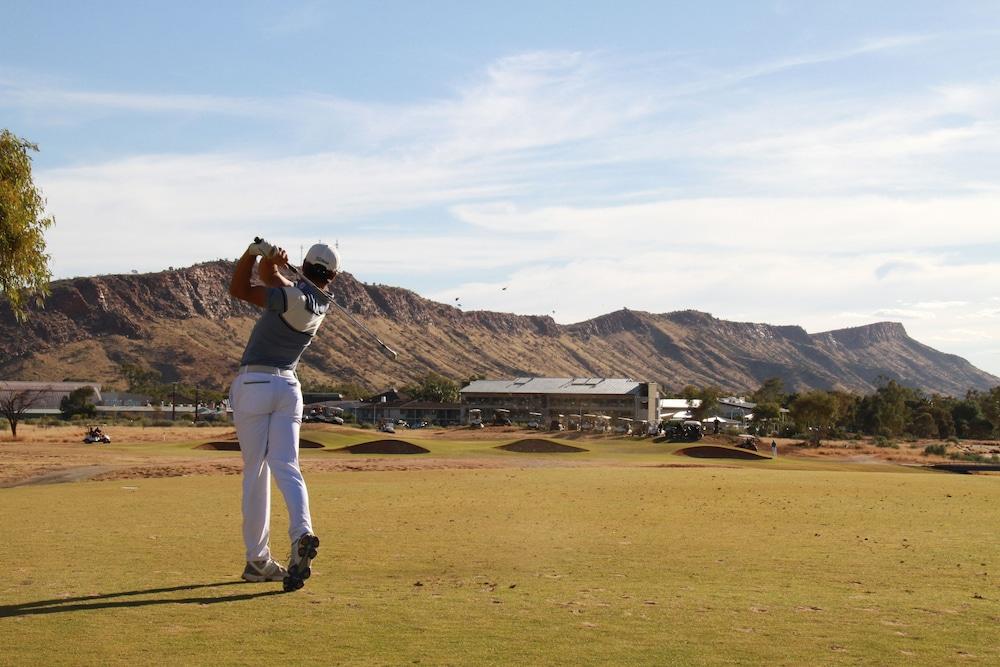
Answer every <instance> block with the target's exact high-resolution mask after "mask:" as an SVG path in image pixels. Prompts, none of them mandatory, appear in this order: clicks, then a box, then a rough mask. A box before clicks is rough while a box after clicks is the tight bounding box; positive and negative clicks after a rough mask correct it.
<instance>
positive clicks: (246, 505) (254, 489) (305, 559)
mask: <svg viewBox="0 0 1000 667" xmlns="http://www.w3.org/2000/svg"><path fill="white" fill-rule="evenodd" d="M258 256H259V257H261V262H260V267H259V269H258V274H259V277H260V280H261V281H262V282H263V283H264V284H265V285H266V287H261V286H254V285H251V282H250V276H251V274H252V272H253V268H254V265H255V264H256V263H257V257H258ZM287 264H288V254H287V253H286V252H285V251H284V250H282V249H281V248H275V247H273V246H271V245H270V244H269V243H267V242H264V241H261V242H258V243H254V244H252V245H251V246H250V247H249V248H247V251H246V252H245V253H244V254H243V256H242V257H241V258H240V259H239V261H238V262H237V263H236V269H235V271H234V272H233V279H232V282H231V283H230V286H229V292H230V294H232V295H233V296H234V297H236V298H238V299H241V300H243V301H246V302H247V303H251V304H253V305H255V306H258V307H260V308H262V309H263V313H261V316H260V318H259V319H258V320H257V324H256V325H254V328H253V331H251V333H250V340H249V341H248V342H247V346H246V350H245V351H244V352H243V358H242V359H241V360H240V369H239V373H238V374H237V376H236V378H235V379H234V380H233V384H232V387H231V389H230V392H229V397H230V404H231V405H232V408H233V422H234V423H235V425H236V435H237V437H238V438H239V441H240V451H241V452H242V456H243V541H244V543H245V546H246V560H247V564H246V568H244V570H243V579H244V580H246V581H254V582H261V581H282V582H283V583H284V589H285V590H286V591H294V590H298V589H299V588H302V586H303V585H304V583H305V580H306V579H308V578H309V575H310V574H312V570H311V568H310V565H311V564H312V559H313V558H315V557H316V550H317V548H318V547H319V538H318V537H316V536H315V535H314V534H313V526H312V518H311V516H310V513H309V494H308V491H307V490H306V483H305V480H304V479H303V478H302V471H301V470H300V469H299V428H300V426H301V424H302V390H301V387H300V386H299V381H298V378H297V377H296V375H295V367H296V365H297V364H298V361H299V357H301V356H302V352H303V350H305V348H306V347H307V346H308V345H309V343H310V342H312V339H313V336H315V335H316V332H317V331H318V330H319V326H320V324H322V323H323V318H324V317H325V316H326V311H327V308H328V307H329V300H328V299H327V298H325V297H324V296H323V295H322V293H321V291H320V290H322V289H324V288H325V287H326V286H327V285H328V284H329V283H330V282H331V281H332V280H333V279H334V278H335V277H336V275H337V272H338V271H339V270H340V257H339V256H338V255H337V251H336V250H334V249H333V248H331V247H329V246H327V245H324V244H322V243H319V244H316V245H314V246H313V247H311V248H310V249H309V252H308V253H306V257H305V261H304V262H303V265H302V272H303V274H304V275H305V276H306V278H308V281H307V280H300V281H299V282H297V283H292V282H291V281H289V280H287V279H285V278H284V277H283V276H282V275H281V274H280V273H278V268H279V267H281V266H285V265H287ZM310 281H311V283H310ZM272 472H273V473H274V478H275V481H276V482H277V484H278V489H279V490H280V491H281V495H282V496H283V497H284V499H285V505H286V507H287V508H288V533H289V539H290V540H291V545H292V549H291V557H290V559H289V562H288V566H287V569H286V568H285V567H283V566H282V565H281V564H279V563H277V562H275V560H274V559H273V558H271V551H270V547H269V544H268V542H269V537H270V530H271V529H270V521H271V516H270V508H271V473H272Z"/></svg>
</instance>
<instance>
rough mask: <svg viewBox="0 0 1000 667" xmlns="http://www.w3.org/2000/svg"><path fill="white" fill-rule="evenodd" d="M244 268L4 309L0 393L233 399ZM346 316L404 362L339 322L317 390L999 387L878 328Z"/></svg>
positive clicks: (356, 285)
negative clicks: (462, 383)
mask: <svg viewBox="0 0 1000 667" xmlns="http://www.w3.org/2000/svg"><path fill="white" fill-rule="evenodd" d="M232 270H233V264H232V262H227V261H222V260H220V261H215V262H206V263H204V264H198V265H196V266H192V267H188V268H184V269H178V270H176V271H163V272H159V273H152V274H130V275H110V276H94V277H87V278H76V279H72V280H62V281H58V282H56V283H53V285H52V295H51V297H50V298H49V299H48V300H47V302H46V307H45V309H44V310H40V311H37V312H34V313H33V314H32V316H31V317H30V319H29V320H28V321H27V322H26V323H23V324H18V323H17V322H15V321H14V319H13V317H12V315H11V313H10V311H9V309H7V308H6V307H5V306H3V305H0V339H2V340H3V341H4V344H3V348H2V353H0V377H7V378H13V379H63V378H64V377H76V378H90V379H94V380H98V381H102V382H105V383H107V382H111V381H113V380H114V377H113V376H114V373H115V368H116V367H117V364H120V363H122V362H125V361H129V362H132V363H138V364H140V365H145V366H148V367H151V368H156V369H157V370H159V371H160V372H161V373H162V374H163V376H164V377H165V378H167V379H182V380H184V381H186V382H190V383H195V382H197V383H202V384H206V385H211V386H215V387H224V386H225V384H226V383H227V382H228V379H229V376H230V375H231V373H232V370H233V369H234V367H235V364H236V362H237V360H238V358H239V356H240V352H241V350H242V346H243V345H244V343H245V341H246V335H247V333H248V332H249V329H250V327H251V326H252V324H253V320H254V318H255V317H256V309H255V308H254V307H252V306H250V305H248V304H245V303H243V302H241V301H238V300H235V299H233V298H231V297H230V296H229V293H228V285H229V279H230V276H231V275H232ZM335 293H336V298H337V301H338V303H340V304H342V305H343V306H344V307H345V308H346V309H347V310H348V311H349V312H350V313H352V314H353V315H354V316H355V317H357V318H358V319H359V320H361V321H362V322H364V323H365V325H366V326H367V327H369V328H370V329H372V330H373V331H374V332H376V333H377V334H378V335H379V336H380V337H381V338H382V339H383V340H384V341H386V343H388V344H389V345H390V346H392V347H394V348H397V349H398V350H399V351H400V352H401V355H400V359H399V361H398V362H393V361H390V360H388V359H387V358H386V357H385V356H383V355H382V354H381V353H380V352H379V350H378V349H377V348H376V347H375V346H373V345H372V344H371V341H370V340H369V339H368V338H367V335H366V334H364V333H363V332H361V331H360V330H359V329H358V327H357V326H356V325H354V324H352V323H351V322H349V321H348V320H347V319H346V318H344V317H342V316H339V315H337V313H336V312H334V313H333V314H331V315H330V316H329V320H330V321H329V323H328V324H327V325H326V326H324V328H323V330H322V332H321V334H320V335H319V336H318V337H317V338H316V340H315V341H314V342H313V344H312V345H311V346H310V347H309V348H308V349H307V350H306V353H305V354H304V356H303V364H302V366H301V367H300V368H301V371H300V375H301V376H302V377H303V380H304V381H306V382H323V383H337V382H356V383H360V384H362V385H365V386H368V387H370V388H373V389H375V388H382V387H384V386H387V385H396V386H401V385H402V384H405V383H406V382H408V381H410V380H413V379H415V378H417V377H419V376H420V375H423V374H424V373H426V372H428V371H435V372H438V373H442V374H444V375H446V376H449V377H453V378H455V379H464V378H466V377H469V376H471V375H473V374H478V375H485V376H502V377H507V376H515V375H554V376H579V375H592V376H593V375H598V376H607V377H612V376H615V377H633V378H641V379H646V380H653V381H656V382H659V383H660V384H661V385H664V386H666V387H670V388H680V387H682V386H684V385H686V384H697V385H707V384H714V385H718V386H720V387H721V388H723V389H726V390H729V391H734V392H736V391H742V390H747V389H752V388H755V387H757V386H759V385H760V384H761V383H762V382H763V380H765V379H767V378H769V377H780V378H782V379H783V380H784V382H785V386H786V387H787V388H789V389H792V390H804V389H808V388H841V389H846V390H852V391H859V392H866V391H870V390H871V389H872V388H873V387H874V383H875V382H876V381H877V379H878V378H879V377H880V376H883V377H888V378H893V379H896V380H898V381H901V382H904V383H905V384H907V385H910V386H914V387H918V388H921V389H923V390H926V391H928V392H936V393H945V394H954V395H958V394H963V393H964V392H965V391H966V390H968V389H970V388H977V389H985V388H988V387H992V386H995V385H997V384H1000V378H997V377H995V376H993V375H990V374H988V373H985V372H983V371H981V370H979V369H977V368H975V367H973V366H972V365H971V364H969V363H968V362H967V361H965V360H964V359H962V358H960V357H957V356H954V355H949V354H945V353H942V352H939V351H937V350H934V349H932V348H930V347H927V346H926V345H923V344H921V343H919V342H917V341H915V340H913V339H912V338H910V337H909V336H908V335H907V333H906V331H905V329H904V328H903V327H902V325H900V324H897V323H892V322H880V323H875V324H870V325H867V326H862V327H853V328H850V329H841V330H837V331H828V332H823V333H818V334H808V333H807V332H806V331H805V330H804V329H802V328H801V327H797V326H772V325H769V324H762V323H753V322H731V321H727V320H720V319H718V318H715V317H713V316H712V315H710V314H708V313H703V312H700V311H696V310H683V311H677V312H672V313H663V314H655V313H647V312H643V311H636V310H631V309H622V310H619V311H616V312H613V313H608V314H606V315H602V316H600V317H596V318H593V319H591V320H587V321H585V322H578V323H575V324H571V325H566V326H562V325H559V324H557V323H556V322H555V321H554V320H553V319H552V318H551V317H547V316H545V317H542V316H525V315H513V314H510V313H497V312H489V311H471V312H463V311H462V310H460V309H458V308H455V307H453V306H450V305H446V304H442V303H437V302H434V301H429V300H427V299H424V298H422V297H421V296H419V295H418V294H416V293H414V292H412V291H410V290H406V289H402V288H399V287H390V286H385V285H374V284H366V283H361V282H359V281H357V280H355V279H354V277H353V276H351V275H350V274H343V275H342V276H340V277H339V278H338V279H337V282H336V284H335Z"/></svg>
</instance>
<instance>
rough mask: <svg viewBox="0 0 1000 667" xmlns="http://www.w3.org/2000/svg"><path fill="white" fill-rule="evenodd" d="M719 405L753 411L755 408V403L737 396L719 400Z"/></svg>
mask: <svg viewBox="0 0 1000 667" xmlns="http://www.w3.org/2000/svg"><path fill="white" fill-rule="evenodd" d="M719 404H720V405H728V406H731V407H734V408H743V409H746V410H753V409H754V408H756V407H757V404H756V403H751V402H750V401H748V400H746V399H743V398H739V397H737V396H727V397H725V398H720V399H719Z"/></svg>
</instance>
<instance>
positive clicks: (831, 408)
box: [789, 389, 837, 443]
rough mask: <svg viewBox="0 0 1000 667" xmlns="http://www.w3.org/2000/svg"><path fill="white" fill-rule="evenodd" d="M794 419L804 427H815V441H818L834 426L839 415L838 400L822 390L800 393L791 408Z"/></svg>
mask: <svg viewBox="0 0 1000 667" xmlns="http://www.w3.org/2000/svg"><path fill="white" fill-rule="evenodd" d="M789 410H790V411H791V414H792V419H794V420H795V423H796V424H798V425H799V426H800V427H802V428H810V427H811V428H813V429H814V430H813V431H812V434H813V437H812V439H813V441H814V442H816V443H818V442H819V440H820V436H821V434H822V433H823V432H824V431H826V430H828V429H829V428H830V427H831V426H833V424H834V421H835V418H836V415H837V401H836V400H835V399H834V397H833V396H832V395H831V394H829V393H828V392H825V391H821V390H818V389H817V390H813V391H807V392H805V393H804V394H799V396H798V397H797V398H796V399H795V402H793V403H792V405H791V407H790V408H789Z"/></svg>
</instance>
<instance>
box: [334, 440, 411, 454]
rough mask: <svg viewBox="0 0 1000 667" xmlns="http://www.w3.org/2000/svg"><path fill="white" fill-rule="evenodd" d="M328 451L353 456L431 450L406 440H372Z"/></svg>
mask: <svg viewBox="0 0 1000 667" xmlns="http://www.w3.org/2000/svg"><path fill="white" fill-rule="evenodd" d="M328 451H335V452H350V453H351V454H426V453H428V452H429V451H431V450H429V449H424V448H423V447H421V446H420V445H414V444H413V443H412V442H406V441H405V440H372V441H371V442H361V443H358V444H357V445H351V446H350V447H341V448H340V449H332V450H328Z"/></svg>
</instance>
